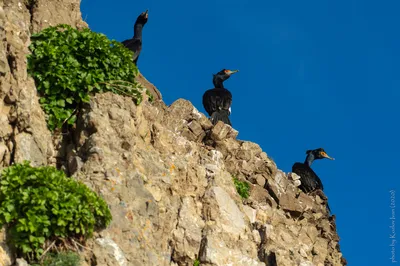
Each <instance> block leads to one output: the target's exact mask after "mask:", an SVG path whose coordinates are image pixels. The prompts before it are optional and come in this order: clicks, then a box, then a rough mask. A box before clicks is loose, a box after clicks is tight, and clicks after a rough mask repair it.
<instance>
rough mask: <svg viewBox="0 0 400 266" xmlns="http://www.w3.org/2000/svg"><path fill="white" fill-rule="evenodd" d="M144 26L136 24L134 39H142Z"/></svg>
mask: <svg viewBox="0 0 400 266" xmlns="http://www.w3.org/2000/svg"><path fill="white" fill-rule="evenodd" d="M143 27H144V25H143V24H142V23H135V26H134V27H133V38H134V39H142V30H143Z"/></svg>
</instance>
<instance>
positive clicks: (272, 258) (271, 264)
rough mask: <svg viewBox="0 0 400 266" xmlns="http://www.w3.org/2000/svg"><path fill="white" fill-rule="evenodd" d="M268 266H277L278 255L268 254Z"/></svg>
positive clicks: (266, 261)
mask: <svg viewBox="0 0 400 266" xmlns="http://www.w3.org/2000/svg"><path fill="white" fill-rule="evenodd" d="M265 264H266V266H277V265H278V264H277V262H276V255H275V252H270V253H269V254H266V260H265Z"/></svg>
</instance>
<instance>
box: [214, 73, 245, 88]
mask: <svg viewBox="0 0 400 266" xmlns="http://www.w3.org/2000/svg"><path fill="white" fill-rule="evenodd" d="M236 72H239V70H229V69H222V70H221V71H220V72H218V73H217V74H214V75H213V83H214V85H215V84H216V82H223V81H225V80H227V79H228V78H229V77H230V76H231V75H232V74H235V73H236Z"/></svg>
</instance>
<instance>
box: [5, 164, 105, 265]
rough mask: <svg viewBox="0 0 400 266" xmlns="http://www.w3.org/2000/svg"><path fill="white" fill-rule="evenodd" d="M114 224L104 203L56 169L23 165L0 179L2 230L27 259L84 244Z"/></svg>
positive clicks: (15, 167) (9, 170)
mask: <svg viewBox="0 0 400 266" xmlns="http://www.w3.org/2000/svg"><path fill="white" fill-rule="evenodd" d="M111 219H112V217H111V213H110V210H109V209H108V206H107V204H106V202H105V201H104V200H103V199H102V198H100V197H99V196H97V195H96V193H95V192H93V191H92V190H90V189H89V188H88V187H87V186H86V185H84V184H82V183H80V182H78V181H76V180H75V179H72V178H67V177H66V176H65V174H64V172H62V171H59V170H57V169H55V168H54V167H48V166H45V167H31V166H30V165H29V162H26V161H25V162H24V163H22V164H15V165H13V166H10V167H8V168H5V169H4V170H3V172H2V173H1V175H0V226H3V225H5V224H6V225H7V229H8V233H9V235H10V240H11V243H12V244H13V245H14V246H15V247H16V248H17V250H18V251H20V252H22V254H23V255H24V256H25V257H28V258H29V259H32V258H39V257H40V256H41V255H42V253H43V251H44V250H43V249H44V247H47V246H49V243H50V242H54V241H59V240H62V239H64V240H65V239H69V238H72V239H77V241H78V239H86V238H87V237H90V236H91V235H92V233H93V231H94V230H95V229H100V228H104V227H105V226H107V225H108V224H109V223H110V221H111ZM61 242H62V241H61Z"/></svg>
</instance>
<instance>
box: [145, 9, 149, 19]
mask: <svg viewBox="0 0 400 266" xmlns="http://www.w3.org/2000/svg"><path fill="white" fill-rule="evenodd" d="M144 14H145V15H146V18H148V16H149V10H148V9H147V10H146V11H144Z"/></svg>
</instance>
